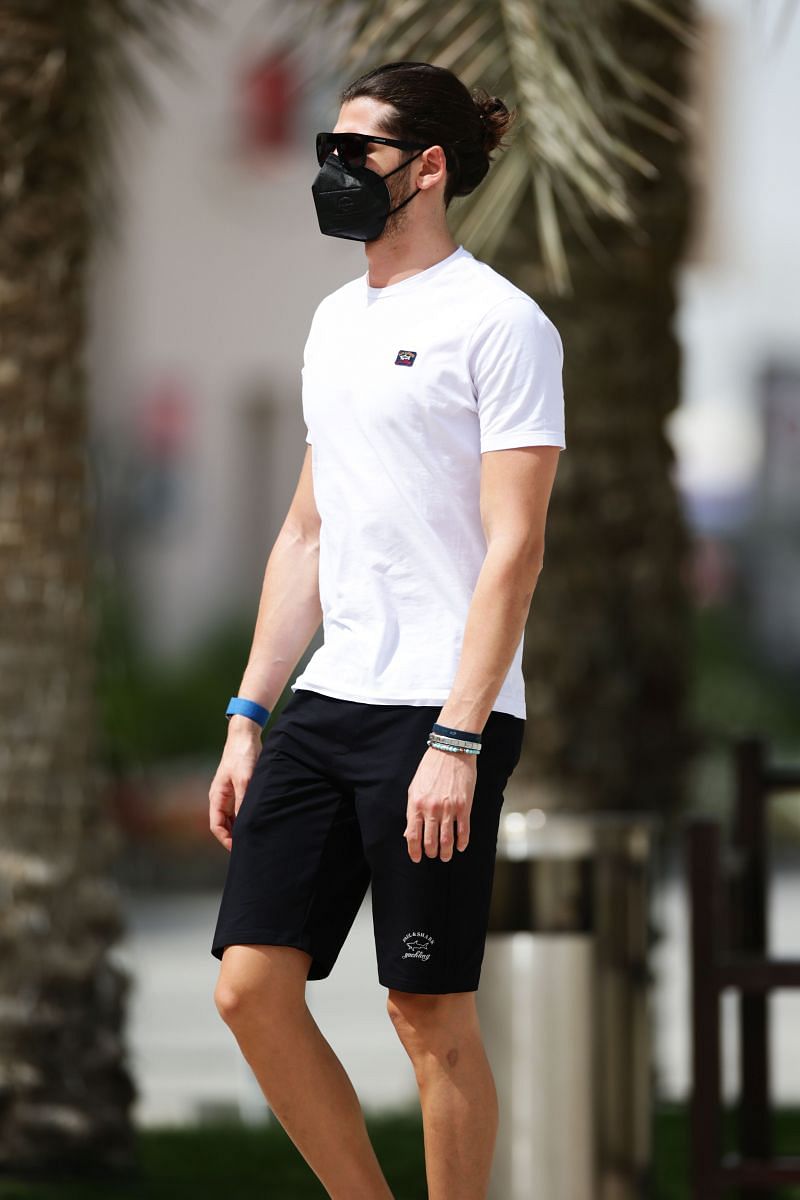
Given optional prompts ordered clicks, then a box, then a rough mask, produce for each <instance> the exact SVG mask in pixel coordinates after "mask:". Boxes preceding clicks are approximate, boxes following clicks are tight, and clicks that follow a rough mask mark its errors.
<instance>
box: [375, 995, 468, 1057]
mask: <svg viewBox="0 0 800 1200" xmlns="http://www.w3.org/2000/svg"><path fill="white" fill-rule="evenodd" d="M475 995H476V993H475V992H447V993H443V994H439V995H428V994H423V993H421V992H401V991H398V990H397V989H396V988H390V989H389V995H388V997H387V1000H386V1011H387V1012H388V1014H389V1018H390V1020H391V1022H392V1024H393V1025H394V1027H395V1029H396V1031H397V1035H398V1037H399V1038H400V1041H401V1042H402V1043H403V1045H404V1046H405V1048H406V1050H407V1051H408V1053H409V1055H410V1056H411V1057H412V1058H414V1057H415V1055H418V1054H425V1053H431V1052H435V1053H437V1052H441V1053H442V1054H444V1055H445V1057H446V1058H447V1061H448V1063H449V1065H451V1066H453V1065H455V1061H457V1058H458V1049H457V1045H456V1042H457V1040H458V1039H460V1038H462V1037H463V1036H464V1034H465V1033H469V1032H470V1031H473V1030H477V1027H478V1024H477V1009H476V1006H475ZM445 1043H446V1045H445Z"/></svg>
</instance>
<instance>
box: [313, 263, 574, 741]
mask: <svg viewBox="0 0 800 1200" xmlns="http://www.w3.org/2000/svg"><path fill="white" fill-rule="evenodd" d="M368 281H369V271H368V270H367V271H365V272H364V274H363V275H360V276H359V277H358V278H357V279H353V280H351V281H350V282H349V283H346V284H344V285H343V286H342V287H340V288H337V290H336V291H334V292H331V293H330V295H328V296H326V297H325V298H324V299H323V300H322V301H321V302H320V303H319V305H318V306H317V308H316V311H315V313H314V316H313V319H312V322H311V328H310V331H309V334H308V339H307V341H306V345H305V350H304V359H303V368H302V372H301V375H302V381H303V393H302V395H303V416H304V419H305V423H306V427H307V430H308V434H307V437H306V441H307V442H310V443H311V445H312V447H313V449H312V469H313V481H314V497H315V501H316V505H317V509H318V511H319V514H320V517H321V529H320V550H319V590H320V603H321V607H322V613H323V633H324V642H323V645H322V646H320V647H319V649H318V650H316V651H315V653H314V654H313V655H312V657H311V659H310V660H309V662H308V665H307V666H306V668H305V670H304V671H303V672H302V673H301V674H300V675H298V676H297V678H296V679H295V681H294V683H293V684H292V691H295V690H297V688H310V689H312V690H314V691H318V692H322V693H324V694H326V695H329V696H338V697H341V698H343V699H346V700H360V701H362V702H368V703H373V704H414V705H422V704H428V705H436V704H443V703H444V701H445V700H446V699H447V697H448V695H449V694H450V691H451V689H452V685H453V681H454V679H455V675H456V671H457V668H458V663H459V657H460V653H461V645H462V640H463V636H464V627H465V625H466V620H467V612H468V609H469V605H470V601H471V599H472V594H473V591H474V588H475V584H476V582H477V578H478V574H479V572H480V569H481V565H482V563H483V560H484V558H485V555H486V548H487V547H486V537H485V534H484V531H483V527H482V524H481V518H480V508H479V500H480V469H481V453H482V452H483V451H484V450H502V449H506V448H508V447H512V446H536V445H546V446H560V447H561V448H562V449H564V448H565V447H566V440H565V433H564V396H563V390H562V381H561V368H562V364H563V349H562V345H561V338H560V337H559V334H558V331H557V330H556V328H555V326H554V325H553V323H552V322H551V321H550V320H549V318H548V317H547V316H545V314H544V313H543V312H542V310H541V308H540V307H539V305H538V304H537V303H536V301H534V300H533V299H531V297H530V296H528V295H527V294H526V293H525V292H523V291H521V289H519V288H518V287H516V286H515V285H514V284H512V283H511V282H510V280H508V279H506V278H505V277H504V276H503V275H500V274H499V273H498V272H497V271H495V270H494V269H493V268H492V267H490V266H489V265H488V263H484V262H481V261H480V260H479V259H476V258H475V257H474V256H473V255H472V254H471V253H470V252H469V251H468V250H466V249H465V248H464V247H463V246H462V245H459V246H458V248H457V249H456V250H454V251H453V252H452V254H450V255H448V257H447V258H444V259H441V260H440V261H439V262H438V263H435V264H434V265H433V266H432V267H428V268H427V269H426V270H424V271H419V272H417V274H416V275H411V276H409V277H408V278H407V279H402V280H400V281H399V282H398V283H392V284H389V285H387V286H386V287H381V288H378V287H372V286H370V284H369V282H368ZM523 641H524V634H523V637H522V638H521V639H520V642H519V645H518V646H517V649H516V652H515V654H514V660H513V662H512V664H511V667H510V669H509V671H508V673H507V675H506V678H505V680H504V681H503V684H502V687H501V688H500V692H499V694H498V696H497V698H496V700H495V703H494V705H493V708H494V709H496V710H498V711H500V712H506V713H511V714H512V715H513V716H517V717H523V718H524V717H525V714H526V708H525V686H524V681H523V676H522V645H523Z"/></svg>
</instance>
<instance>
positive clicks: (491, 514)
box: [405, 446, 560, 862]
mask: <svg viewBox="0 0 800 1200" xmlns="http://www.w3.org/2000/svg"><path fill="white" fill-rule="evenodd" d="M559 453H560V449H559V447H558V446H518V447H514V448H512V449H504V450H489V451H486V452H484V453H483V454H482V455H481V483H480V512H481V521H482V524H483V529H484V532H485V535H486V543H487V550H486V556H485V558H484V561H483V565H482V566H481V570H480V573H479V575H478V579H477V582H476V584H475V589H474V591H473V595H472V600H471V602H470V607H469V610H468V613H467V620H466V623H465V627H464V637H463V641H462V646H461V655H460V658H459V665H458V670H457V672H456V675H455V679H454V681H453V686H452V689H451V691H450V695H449V696H448V698H447V700H446V701H445V703H444V706H443V707H442V709H441V711H440V713H439V716H438V718H437V720H438V722H439V723H440V724H442V725H448V726H451V727H452V728H454V729H460V730H465V731H467V732H471V733H480V732H481V731H482V729H483V726H484V725H485V723H486V721H487V719H488V717H489V714H490V713H491V711H492V707H493V705H494V702H495V700H496V699H497V695H498V693H499V691H500V688H501V686H502V684H503V681H504V679H505V677H506V675H507V674H508V671H509V669H510V667H511V663H512V661H513V658H514V654H515V652H516V649H517V646H518V645H519V641H520V638H521V637H522V634H523V631H524V629H525V623H526V621H527V618H528V613H529V611H530V605H531V600H532V598H533V593H534V590H535V588H536V582H537V579H538V577H539V573H540V571H541V569H542V565H543V562H544V540H545V522H546V519H547V509H548V505H549V502H550V494H551V492H552V488H553V483H554V480H555V475H556V469H557V467H558V458H559ZM476 775H477V763H476V762H475V756H474V755H468V754H446V753H443V752H442V751H441V750H436V749H434V748H433V747H428V750H427V752H426V753H425V754H424V755H423V757H422V759H421V761H420V765H419V768H418V770H417V773H416V775H415V777H414V780H413V781H412V784H411V787H410V788H409V803H408V814H407V815H408V821H407V826H406V831H405V836H406V839H407V842H408V851H409V854H410V856H411V858H412V859H413V860H414V861H415V862H419V861H420V859H421V857H422V855H421V850H422V848H423V847H424V850H425V853H426V854H427V855H428V857H436V855H437V854H438V853H439V849H440V847H441V857H442V858H443V859H449V858H451V857H452V848H453V832H452V829H453V821H455V822H456V824H457V827H458V834H457V839H456V846H457V848H458V849H459V850H464V849H465V848H466V846H467V843H468V840H469V812H470V809H471V806H472V797H473V794H474V790H475V779H476Z"/></svg>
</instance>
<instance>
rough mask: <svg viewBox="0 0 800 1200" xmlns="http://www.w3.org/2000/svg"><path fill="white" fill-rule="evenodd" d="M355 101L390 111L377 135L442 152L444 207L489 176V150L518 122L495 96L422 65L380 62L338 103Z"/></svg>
mask: <svg viewBox="0 0 800 1200" xmlns="http://www.w3.org/2000/svg"><path fill="white" fill-rule="evenodd" d="M358 96H371V97H373V98H374V99H375V100H382V101H383V102H384V103H385V104H388V105H391V107H392V109H393V110H394V112H389V113H387V114H386V116H385V117H384V118H383V119H382V120H381V121H380V122H379V128H377V129H376V130H375V131H374V132H375V133H382V134H386V136H387V137H396V138H398V139H403V138H407V139H409V141H415V142H416V141H421V142H425V141H427V142H428V143H429V145H431V146H441V147H442V149H443V150H444V152H445V155H446V158H447V182H446V184H445V190H444V202H445V208H446V207H447V206H448V204H449V203H450V201H451V200H452V198H453V196H468V195H469V193H470V192H473V191H474V190H475V188H476V187H477V186H478V184H479V183H480V182H481V180H482V179H483V178H484V177H485V176H486V175H487V174H488V171H489V167H490V166H491V158H490V156H491V154H492V151H493V150H495V149H496V147H497V146H499V145H500V144H501V139H502V138H503V136H504V135H505V133H506V132H507V131H508V129H509V128H510V127H511V125H512V124H513V122H514V121H515V119H516V117H517V111H516V109H514V110H512V111H511V112H509V110H508V109H507V108H506V106H505V104H504V103H503V101H502V100H501V99H500V97H499V96H490V95H489V93H488V92H487V91H485V90H484V89H483V88H473V90H472V92H470V91H469V90H468V89H467V88H466V87H465V85H464V84H463V83H462V82H461V80H460V79H459V78H458V76H457V75H454V74H453V72H452V71H449V70H448V69H447V68H446V67H436V66H434V65H433V64H432V63H425V62H390V63H383V65H382V66H380V67H375V68H374V69H373V70H371V71H368V72H367V73H366V74H365V75H361V76H360V77H359V78H358V79H355V80H354V81H353V82H352V83H350V84H348V85H347V87H346V88H345V89H344V91H343V92H342V93H341V94H340V96H339V102H340V104H345V103H346V102H347V101H348V100H355V99H356V98H357V97H358ZM364 132H372V131H369V130H365V131H364Z"/></svg>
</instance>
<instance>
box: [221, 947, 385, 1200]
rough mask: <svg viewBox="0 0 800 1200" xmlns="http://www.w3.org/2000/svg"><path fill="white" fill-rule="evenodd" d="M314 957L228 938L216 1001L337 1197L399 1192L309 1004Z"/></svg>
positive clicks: (351, 1199)
mask: <svg viewBox="0 0 800 1200" xmlns="http://www.w3.org/2000/svg"><path fill="white" fill-rule="evenodd" d="M310 963H311V956H310V955H309V954H306V952H305V951H304V950H299V949H296V948H295V947H294V946H256V945H231V946H228V947H227V949H226V950H225V953H224V954H223V956H222V967H221V969H220V974H219V978H218V980H217V985H216V988H215V990H214V1003H215V1004H216V1006H217V1010H218V1012H219V1014H220V1016H221V1017H222V1019H223V1021H225V1023H226V1025H228V1026H229V1027H230V1029H231V1031H232V1032H233V1035H234V1037H235V1038H236V1041H237V1042H238V1044H239V1048H240V1049H241V1051H242V1054H243V1055H244V1057H245V1059H246V1060H247V1062H248V1063H249V1065H250V1067H251V1069H252V1071H253V1074H254V1075H255V1077H256V1079H257V1080H258V1083H259V1085H260V1087H261V1090H262V1091H263V1093H264V1095H265V1097H266V1099H267V1103H268V1104H269V1106H270V1108H271V1109H272V1111H273V1112H274V1113H275V1115H276V1117H277V1118H278V1120H279V1121H280V1123H281V1125H282V1126H283V1128H284V1129H285V1130H286V1132H287V1134H288V1135H289V1137H290V1138H291V1140H292V1141H293V1142H294V1144H295V1146H296V1147H297V1149H298V1150H299V1151H300V1153H301V1154H302V1156H303V1158H304V1159H305V1160H306V1162H307V1163H308V1165H309V1166H310V1167H311V1169H312V1171H313V1172H314V1174H315V1175H316V1176H317V1178H318V1179H319V1180H320V1182H321V1183H322V1185H323V1187H325V1188H326V1190H327V1192H328V1195H329V1196H331V1197H332V1200H392V1193H391V1191H390V1189H389V1185H388V1183H387V1182H386V1178H385V1176H384V1174H383V1172H382V1171H381V1168H380V1164H379V1163H378V1159H377V1157H376V1155H375V1151H374V1149H373V1146H372V1143H371V1141H370V1140H369V1135H368V1133H367V1127H366V1123H365V1121H364V1114H363V1112H362V1109H361V1105H360V1103H359V1101H358V1097H357V1095H356V1092H355V1089H354V1088H353V1085H352V1083H351V1081H350V1078H349V1076H348V1075H347V1073H346V1071H345V1069H344V1067H343V1066H342V1064H341V1062H340V1061H339V1059H338V1058H337V1057H336V1055H335V1053H334V1052H333V1049H332V1047H331V1046H330V1044H329V1043H328V1041H327V1040H326V1039H325V1038H324V1037H323V1035H322V1032H321V1031H320V1028H319V1026H318V1025H317V1023H316V1021H315V1020H314V1018H313V1016H312V1015H311V1013H310V1011H309V1008H308V1005H307V1004H306V999H305V988H306V979H307V976H308V968H309V966H310Z"/></svg>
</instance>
